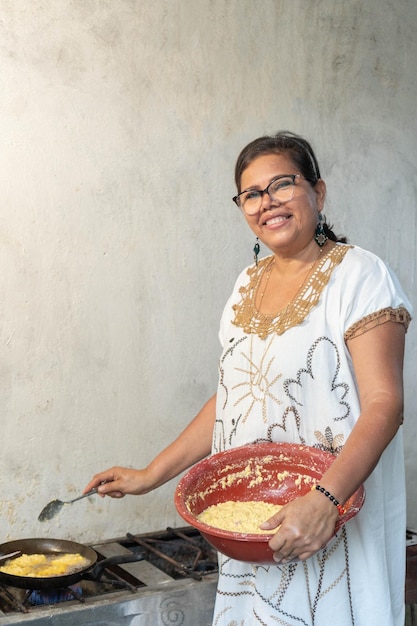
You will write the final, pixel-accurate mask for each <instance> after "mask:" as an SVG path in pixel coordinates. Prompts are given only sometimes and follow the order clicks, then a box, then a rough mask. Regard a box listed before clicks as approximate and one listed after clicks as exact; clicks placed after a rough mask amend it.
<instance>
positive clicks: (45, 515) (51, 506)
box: [38, 487, 97, 522]
mask: <svg viewBox="0 0 417 626" xmlns="http://www.w3.org/2000/svg"><path fill="white" fill-rule="evenodd" d="M95 493H97V488H96V487H95V488H94V489H92V490H91V491H88V492H87V493H83V495H82V496H78V498H74V499H73V500H67V501H65V502H63V501H62V500H52V502H49V503H48V504H47V505H46V506H45V507H44V508H43V509H42V511H41V512H40V513H39V517H38V520H39V521H40V522H44V521H45V520H50V519H52V518H53V517H55V515H56V514H57V513H59V511H60V510H61V509H62V507H63V506H64V504H72V503H73V502H77V500H82V499H83V498H88V497H89V496H92V495H93V494H95Z"/></svg>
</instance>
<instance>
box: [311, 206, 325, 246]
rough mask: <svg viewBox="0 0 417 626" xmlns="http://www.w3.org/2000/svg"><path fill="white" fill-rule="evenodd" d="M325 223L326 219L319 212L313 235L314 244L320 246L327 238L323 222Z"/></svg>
mask: <svg viewBox="0 0 417 626" xmlns="http://www.w3.org/2000/svg"><path fill="white" fill-rule="evenodd" d="M325 223H326V219H325V217H324V215H323V214H322V213H319V221H318V222H317V227H316V233H315V235H314V240H315V242H316V244H317V245H318V246H319V247H320V248H322V247H323V246H324V244H325V243H326V241H327V240H328V236H327V235H326V231H325V230H324V224H325Z"/></svg>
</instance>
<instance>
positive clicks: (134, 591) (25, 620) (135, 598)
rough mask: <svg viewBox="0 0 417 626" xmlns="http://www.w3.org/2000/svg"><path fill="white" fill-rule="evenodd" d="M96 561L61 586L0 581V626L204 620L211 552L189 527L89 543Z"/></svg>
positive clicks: (155, 625)
mask: <svg viewBox="0 0 417 626" xmlns="http://www.w3.org/2000/svg"><path fill="white" fill-rule="evenodd" d="M91 547H92V548H93V549H94V550H95V551H96V552H97V554H98V563H100V561H101V560H103V559H109V558H111V562H110V563H109V562H106V567H103V569H102V571H101V572H100V574H99V575H98V577H97V576H96V577H95V578H92V577H89V575H88V574H86V575H85V576H83V578H82V579H81V581H80V582H78V583H77V584H76V585H71V587H68V588H65V589H52V590H47V591H29V590H28V591H26V590H24V589H17V588H15V587H10V586H7V587H6V586H0V625H1V626H3V625H6V624H25V625H26V624H27V625H28V626H45V623H46V622H47V623H48V624H50V625H51V626H77V625H80V626H81V625H82V626H88V625H91V626H93V625H100V626H119V625H122V626H139V625H140V626H160V625H161V626H168V625H169V626H197V625H198V626H206V625H207V626H209V625H210V624H211V622H212V615H213V607H214V598H215V593H216V585H217V577H218V567H217V555H216V551H215V550H214V549H213V548H212V547H211V546H210V545H209V544H208V543H207V542H206V541H205V539H204V538H203V537H202V536H201V535H200V533H199V532H198V531H197V530H196V529H194V528H191V527H188V526H187V527H185V528H177V529H173V528H167V529H166V530H165V531H160V532H152V533H149V534H146V535H133V534H130V533H128V534H127V535H126V536H125V537H123V538H118V539H112V540H108V541H105V542H103V543H100V544H95V545H91Z"/></svg>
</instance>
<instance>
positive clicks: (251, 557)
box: [175, 443, 365, 564]
mask: <svg viewBox="0 0 417 626" xmlns="http://www.w3.org/2000/svg"><path fill="white" fill-rule="evenodd" d="M334 460H335V457H334V455H333V454H331V453H330V452H324V451H322V450H318V449H316V448H311V447H309V446H302V445H298V444H289V443H259V444H250V445H246V446H241V447H239V448H233V449H231V450H226V451H225V452H219V453H218V454H213V455H212V456H210V457H208V458H206V459H204V460H203V461H201V462H200V463H197V464H196V465H194V466H193V467H192V468H191V469H190V470H189V471H188V472H187V473H186V474H185V475H184V476H183V478H182V479H181V480H180V482H179V483H178V486H177V489H176V491H175V506H176V508H177V511H178V513H179V514H180V515H181V517H183V519H184V520H185V521H186V522H188V524H190V525H191V526H194V527H195V528H197V529H198V530H199V531H200V533H201V534H202V535H203V537H204V538H205V539H206V540H207V541H208V542H209V543H210V544H211V545H212V546H213V547H214V548H215V549H216V550H218V551H219V552H222V553H223V554H225V555H226V556H229V557H231V558H233V559H237V560H238V561H246V562H248V563H263V564H274V563H275V561H274V560H273V556H272V555H273V552H272V550H271V548H270V547H269V545H268V541H269V540H270V539H271V537H272V536H273V534H274V532H275V531H274V532H272V533H271V534H268V535H257V534H244V533H237V532H232V531H228V530H222V529H220V528H214V527H213V526H209V525H207V524H204V523H203V522H201V521H200V520H199V519H198V517H197V516H198V515H199V514H200V513H202V511H204V510H205V509H206V508H207V507H209V506H211V505H212V504H218V503H220V502H227V501H229V500H232V501H239V502H242V501H248V500H255V501H257V500H261V501H264V502H272V503H274V504H281V505H283V504H286V503H287V502H290V501H291V500H294V499H295V498H298V497H299V496H302V495H304V494H306V493H308V491H310V490H311V488H312V487H313V486H314V485H315V484H318V483H319V481H320V478H321V477H322V476H323V474H324V473H325V472H326V470H327V469H328V468H329V467H330V465H331V464H332V463H333V461H334ZM364 500H365V491H364V488H363V487H360V488H359V489H358V490H357V491H356V493H354V494H353V496H352V497H351V498H349V500H348V501H347V502H346V503H345V513H344V514H343V515H340V516H339V517H338V520H337V523H336V526H335V534H336V533H337V531H338V530H339V529H340V528H341V527H342V526H343V524H346V522H347V521H348V520H350V519H351V518H352V517H354V516H355V515H356V514H357V513H358V512H359V511H360V509H361V508H362V505H363V503H364Z"/></svg>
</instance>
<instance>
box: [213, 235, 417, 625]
mask: <svg viewBox="0 0 417 626" xmlns="http://www.w3.org/2000/svg"><path fill="white" fill-rule="evenodd" d="M268 262H269V259H268V258H267V259H263V260H262V261H261V262H260V263H259V267H258V268H254V267H252V268H249V277H248V271H247V270H245V271H244V272H242V273H241V275H240V276H239V278H238V280H237V283H236V285H235V289H234V291H233V294H232V296H231V298H230V299H229V301H228V303H227V305H226V308H225V310H224V313H223V316H222V320H221V326H220V339H221V342H222V345H223V353H222V356H221V359H220V363H219V370H220V376H219V385H218V393H217V416H216V425H215V429H214V434H213V452H219V451H222V450H226V449H228V448H232V447H236V446H240V445H244V444H247V443H253V442H257V441H273V442H278V441H279V442H291V443H293V442H295V443H302V444H306V445H310V446H315V447H317V448H320V449H326V450H328V451H331V452H333V453H335V454H337V452H338V451H340V449H341V448H342V447H343V445H344V443H345V442H346V439H347V437H348V436H349V433H350V431H351V430H352V428H353V426H354V424H355V422H356V420H357V418H358V416H359V410H360V409H359V400H358V393H357V389H356V386H355V379H354V374H353V370H352V362H351V359H350V356H349V352H348V350H347V348H346V343H345V338H346V337H347V336H349V334H348V333H349V332H350V331H353V332H363V331H364V330H365V329H366V328H367V324H370V325H371V327H372V325H375V323H378V322H375V319H378V320H379V322H380V321H381V317H380V315H381V311H384V314H385V315H386V316H387V317H386V319H395V320H396V321H398V322H400V323H404V324H405V326H407V325H408V322H409V319H410V314H409V312H411V306H410V303H409V301H408V300H407V298H406V297H405V295H404V293H403V292H402V289H401V287H400V285H399V283H398V281H397V279H396V277H395V276H394V274H393V273H392V272H391V271H390V270H389V269H388V268H387V267H386V265H385V264H384V263H383V262H382V261H381V260H380V259H379V258H378V257H376V256H375V255H373V254H371V253H369V252H367V251H365V250H362V249H360V248H358V247H351V246H346V245H343V244H338V245H336V246H335V247H334V248H333V249H332V250H330V252H329V253H328V254H326V255H324V257H323V258H322V259H321V260H320V262H319V264H318V266H317V268H316V270H315V271H314V273H313V275H312V276H311V277H310V279H309V280H308V281H307V283H306V285H304V287H303V288H302V289H301V292H300V293H299V294H298V295H297V296H296V298H295V299H294V301H293V303H292V305H291V307H290V308H289V310H288V311H287V312H286V315H285V316H282V317H281V320H280V323H279V325H278V332H277V327H276V328H275V329H274V331H273V332H271V333H270V334H266V336H265V337H264V338H261V337H260V336H259V335H258V334H256V333H255V332H249V328H248V327H247V328H246V331H247V332H245V331H244V330H243V328H242V327H241V326H238V325H236V324H234V323H233V321H234V320H235V321H236V320H239V319H240V323H242V325H243V326H244V323H243V322H242V317H241V318H239V312H240V313H242V310H243V311H244V313H245V312H246V319H247V320H248V319H250V318H251V313H250V312H251V306H252V307H253V302H254V296H255V292H256V285H257V284H258V281H257V277H259V276H260V275H261V273H262V272H263V271H264V270H265V267H266V266H267V264H268ZM251 277H252V278H251ZM245 302H246V305H247V303H248V302H249V309H248V308H246V309H245V306H246V305H245V304H244V303H245ZM234 305H235V306H234ZM236 305H237V306H236ZM242 306H243V309H242ZM290 309H291V310H290ZM248 311H249V314H248ZM300 311H301V314H300ZM253 313H254V315H255V318H256V310H255V309H253ZM287 314H289V315H287ZM375 314H376V315H375ZM235 315H236V318H235ZM300 315H301V318H304V319H302V320H301V321H299V317H300ZM297 316H298V317H297ZM244 318H245V315H244V316H243V319H244ZM288 319H290V320H292V322H291V321H290V322H288ZM294 320H297V322H296V324H295V325H292V324H294ZM255 323H256V322H255ZM358 328H359V331H358V330H357V329H358ZM355 329H356V330H355ZM361 329H362V330H361ZM258 330H259V329H258ZM369 445H372V442H369ZM365 490H366V501H365V504H364V506H363V508H362V510H361V511H360V513H359V514H358V515H357V516H356V517H355V518H354V519H352V520H350V521H349V522H348V523H347V524H346V525H345V527H344V528H343V530H341V531H340V532H339V533H338V536H337V537H336V538H334V539H333V540H332V541H331V542H330V543H329V544H328V546H327V547H326V548H325V549H324V550H321V551H320V552H319V553H317V554H316V555H314V556H313V557H311V558H310V559H308V560H307V561H305V562H298V563H294V564H288V565H281V566H278V565H276V566H275V565H274V566H270V567H267V566H255V565H251V564H247V563H243V562H239V561H234V560H232V559H229V558H227V557H224V556H223V555H219V558H220V573H219V584H218V592H217V598H216V607H215V614H214V620H213V624H214V625H215V626H249V625H251V626H252V625H255V624H263V625H265V626H272V625H274V624H280V625H282V626H403V624H404V568H405V524H406V521H405V482H404V461H403V445H402V432H401V429H400V431H399V432H398V434H397V435H396V437H395V438H394V440H393V441H392V442H391V443H390V445H389V446H388V448H387V449H386V450H385V452H384V453H383V455H382V458H381V460H380V462H379V464H378V466H377V467H376V469H375V470H374V472H373V473H372V475H371V476H370V477H369V479H368V480H367V481H366V484H365Z"/></svg>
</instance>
